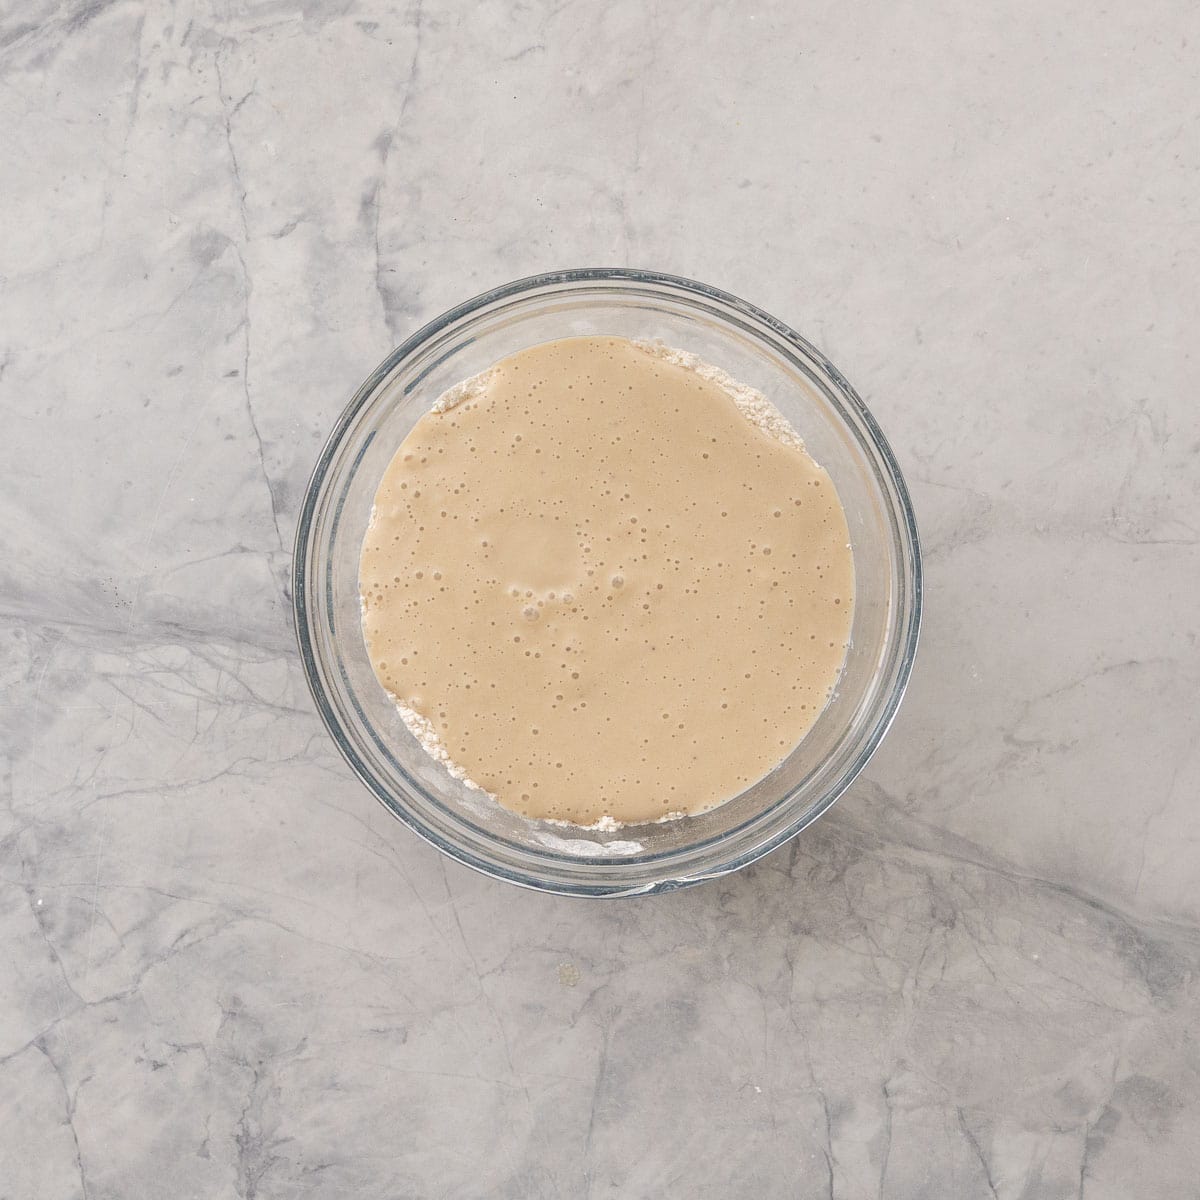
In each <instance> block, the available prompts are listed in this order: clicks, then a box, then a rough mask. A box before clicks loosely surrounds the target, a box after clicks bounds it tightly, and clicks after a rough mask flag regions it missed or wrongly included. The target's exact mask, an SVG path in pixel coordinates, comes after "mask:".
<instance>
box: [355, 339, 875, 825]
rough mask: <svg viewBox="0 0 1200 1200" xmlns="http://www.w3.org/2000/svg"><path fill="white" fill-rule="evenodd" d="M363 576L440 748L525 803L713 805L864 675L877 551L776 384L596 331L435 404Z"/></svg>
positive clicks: (599, 807)
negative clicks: (868, 563)
mask: <svg viewBox="0 0 1200 1200" xmlns="http://www.w3.org/2000/svg"><path fill="white" fill-rule="evenodd" d="M439 409H440V410H441V411H437V410H439ZM360 583H361V588H362V603H363V633H364V636H365V639H366V644H367V649H368V651H369V653H370V658H371V663H372V666H373V667H374V669H375V673H376V675H377V676H378V678H379V680H380V682H381V683H382V684H383V686H384V687H385V688H386V689H387V691H388V692H389V693H390V694H391V695H392V696H393V697H394V698H395V700H396V702H397V703H398V704H399V705H400V706H401V712H402V713H404V715H405V719H406V720H407V721H408V723H409V725H410V728H413V730H414V732H416V733H417V734H418V736H420V737H421V739H422V741H423V743H424V744H425V745H426V747H427V748H429V749H430V750H431V751H432V752H434V753H435V754H437V756H438V757H440V758H441V759H442V760H443V761H447V762H448V763H449V765H450V766H451V767H452V769H454V771H455V773H456V774H459V775H460V776H465V777H467V778H469V780H470V781H472V782H474V783H475V784H476V785H478V786H479V787H481V788H483V789H485V790H486V791H487V792H490V793H492V794H493V795H494V796H495V797H496V798H497V799H498V800H499V801H500V803H502V804H504V805H505V806H507V807H508V808H511V809H515V810H516V811H517V812H520V813H524V814H526V815H528V816H531V817H548V818H552V819H557V820H561V821H570V822H573V823H576V824H580V825H589V824H593V823H595V822H597V821H600V822H601V823H602V824H605V825H607V824H609V823H610V822H611V821H617V822H623V823H627V822H641V821H653V820H659V819H662V818H663V817H664V816H668V815H682V814H690V813H697V812H701V811H703V810H705V809H708V808H712V807H713V806H714V805H717V804H720V803H721V802H722V801H725V800H728V799H730V798H731V797H733V796H735V795H737V794H738V793H739V792H741V791H743V790H744V789H745V788H746V787H748V786H749V785H750V784H752V783H755V782H756V781H757V780H759V779H761V778H762V777H763V776H764V775H765V774H767V773H768V772H769V771H770V770H771V769H772V768H773V767H775V766H777V765H778V764H779V763H780V762H781V761H782V760H783V759H784V758H785V757H786V756H787V755H788V753H789V752H790V751H791V750H792V748H793V747H794V746H795V745H796V743H797V742H798V741H799V740H800V739H801V738H802V737H803V736H804V734H805V733H806V732H807V730H808V729H809V727H810V726H811V725H812V724H813V722H814V721H815V720H816V718H817V716H818V715H819V714H820V712H821V709H822V708H823V707H824V706H825V703H826V700H827V699H828V696H829V693H830V691H831V689H832V688H833V685H834V684H835V682H836V680H837V678H838V674H839V672H840V670H841V667H842V663H843V660H844V658H845V653H846V644H847V639H848V637H849V632H850V620H851V611H852V605H853V597H854V564H853V557H852V554H851V550H850V547H849V536H848V532H847V528H846V518H845V514H844V512H843V510H842V507H841V504H840V502H839V501H838V497H837V494H836V491H835V489H834V487H833V484H832V483H831V482H830V479H829V476H828V475H827V474H826V473H825V471H824V470H822V468H821V467H819V466H818V465H817V464H816V463H815V462H813V460H812V459H811V458H810V457H809V456H808V454H807V453H805V451H804V448H803V445H802V443H801V442H800V440H799V438H798V437H796V435H795V433H794V432H792V430H791V429H790V427H788V426H787V425H786V423H784V422H783V419H782V418H781V417H780V416H779V414H778V413H777V412H775V410H774V409H773V408H771V407H770V406H769V405H767V404H766V402H765V401H764V400H763V399H762V397H761V396H760V395H759V394H758V393H756V392H752V391H751V390H750V389H748V388H744V387H742V386H741V385H739V384H737V383H735V382H734V381H733V380H731V379H729V377H728V376H725V375H724V374H723V373H722V372H720V371H717V370H715V369H714V368H710V367H707V365H706V364H703V363H700V362H699V360H696V359H694V358H692V356H689V355H682V354H680V353H678V352H673V351H669V350H667V349H666V348H664V347H661V346H652V345H646V344H641V343H634V342H630V341H626V340H624V339H622V338H615V337H587V338H568V339H564V340H562V341H556V342H548V343H546V344H544V345H540V346H534V347H532V348H530V349H528V350H524V351H522V352H521V353H519V354H514V355H513V356H512V357H510V358H506V359H504V360H503V361H501V362H500V363H497V364H496V366H494V367H492V368H491V369H490V370H489V371H487V372H485V373H484V374H483V375H481V376H477V377H476V378H475V379H473V380H468V381H466V383H464V384H461V385H459V387H458V388H456V389H452V391H451V392H450V393H447V395H446V396H445V397H443V399H442V400H441V401H439V403H438V405H437V406H435V411H433V412H430V413H428V414H426V415H425V416H424V417H422V418H421V420H419V421H418V422H417V424H416V426H415V427H414V429H413V430H412V432H411V433H410V434H409V435H408V437H407V438H405V440H404V443H403V444H402V445H401V447H400V449H399V450H398V451H397V453H396V455H395V457H394V458H393V460H392V462H391V464H390V465H389V467H388V469H387V471H386V473H385V475H384V477H383V480H382V482H381V483H380V485H379V491H378V493H377V495H376V497H375V510H374V514H373V517H372V520H371V524H370V528H369V529H368V531H367V534H366V538H365V540H364V543H363V550H362V562H361V569H360Z"/></svg>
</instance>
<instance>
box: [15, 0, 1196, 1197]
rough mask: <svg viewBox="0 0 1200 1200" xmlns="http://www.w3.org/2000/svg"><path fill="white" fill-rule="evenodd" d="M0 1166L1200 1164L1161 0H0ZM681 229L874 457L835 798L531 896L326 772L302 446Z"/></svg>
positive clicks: (146, 1169)
mask: <svg viewBox="0 0 1200 1200" xmlns="http://www.w3.org/2000/svg"><path fill="white" fill-rule="evenodd" d="M0 13H2V15H0V180H2V183H0V407H2V420H3V433H2V435H0V528H2V530H3V547H4V553H3V556H2V557H0V688H2V697H3V698H2V700H0V704H2V707H0V766H2V771H0V945H2V948H3V963H4V965H3V967H2V968H0V1197H3V1198H5V1200H26V1198H39V1200H40V1198H50V1200H56V1198H59V1197H63V1198H74V1197H87V1198H88V1200H102V1198H110V1197H111V1198H114V1200H124V1198H130V1197H133V1198H140V1197H172V1198H176V1197H192V1196H195V1197H244V1198H246V1200H251V1198H258V1200H265V1198H267V1197H294V1196H321V1197H324V1196H330V1197H340V1196H354V1197H364V1198H365V1197H381V1198H389V1200H390V1198H398V1197H422V1198H423V1197H514V1198H527V1197H593V1198H599V1197H635V1198H636V1197H658V1196H686V1197H721V1198H724V1197H731V1196H755V1197H830V1196H831V1197H836V1198H837V1200H843V1198H846V1200H849V1198H854V1197H880V1198H906V1197H911V1198H917V1197H930V1198H942V1197H949V1198H954V1200H972V1198H976V1197H978V1198H981V1200H983V1198H988V1197H995V1198H1003V1200H1018V1198H1026V1200H1035V1198H1036V1200H1042V1198H1045V1200H1057V1198H1059V1197H1086V1198H1087V1200H1101V1198H1113V1200H1124V1198H1127V1197H1139V1198H1141V1197H1147V1198H1149V1197H1155V1198H1158V1197H1185V1196H1188V1197H1191V1196H1197V1195H1200V1138H1198V1137H1197V1129H1198V1128H1200V1045H1198V1041H1197V1029H1198V1027H1200V980H1198V972H1200V887H1198V886H1197V884H1198V881H1200V816H1198V815H1197V811H1196V803H1197V795H1198V791H1200V787H1198V785H1200V750H1198V749H1197V744H1198V741H1200V738H1198V736H1197V734H1198V720H1197V707H1198V706H1197V693H1198V686H1200V650H1198V647H1197V644H1196V636H1197V625H1198V621H1200V604H1198V601H1197V594H1198V592H1200V470H1198V469H1197V467H1198V463H1200V364H1198V362H1197V349H1196V347H1197V339H1196V332H1195V330H1196V325H1195V321H1196V314H1197V313H1198V312H1200V208H1198V196H1200V139H1198V138H1197V132H1196V121H1195V110H1196V97H1197V95H1200V68H1198V65H1197V64H1198V61H1200V60H1198V59H1197V52H1198V49H1200V9H1198V8H1197V7H1196V5H1194V4H1193V3H1190V2H1189V0H1145V2H1143V3H1139V4H1136V5H1112V6H1109V8H1108V10H1107V11H1104V10H1101V9H1097V8H1095V7H1094V6H1091V5H1084V4H1080V3H1078V2H1077V0H1074V2H1072V0H1068V2H1067V3H1063V4H1050V5H1047V4H1035V3H1032V2H1029V3H1020V2H1017V0H1002V2H1000V3H998V4H993V5H988V6H978V5H950V4H942V3H938V4H930V5H894V6H893V5H874V6H870V7H869V8H868V7H867V6H853V5H850V6H847V5H840V4H833V3H827V2H818V3H807V2H806V3H802V4H792V3H777V4H771V3H762V4H755V5H751V6H749V7H743V6H738V5H716V4H707V3H705V4H688V3H685V2H684V0H660V2H658V3H654V4H650V5H641V4H634V3H611V4H607V3H606V4H590V3H584V2H582V0H575V2H574V3H570V2H568V3H564V4H558V5H556V6H553V7H552V6H548V5H540V4H526V3H482V4H472V5H466V4H463V5H459V6H455V5H451V4H447V3H434V2H432V0H427V2H426V3H424V4H421V3H415V4H410V5H409V6H407V7H405V6H404V5H402V4H393V3H390V2H388V3H385V2H383V0H254V2H251V3H244V4H238V3H235V2H232V0H226V2H220V3H217V2H209V3H204V2H199V3H190V2H188V0H179V3H167V2H165V0H161V2H155V0H147V2H142V3H139V2H137V0H69V2H68V3H57V2H53V0H26V2H24V3H21V4H9V5H6V6H4V7H3V8H2V9H0ZM604 264H617V265H620V264H628V265H638V266H648V267H654V268H657V269H660V270H666V271H672V272H676V273H679V274H684V275H689V276H693V277H697V278H701V279H704V280H706V281H708V282H711V283H714V284H716V285H718V286H721V287H725V288H727V289H729V290H731V291H734V292H736V293H739V294H742V295H744V296H746V297H748V298H750V299H752V300H754V301H756V302H757V303H759V304H761V305H762V306H764V307H765V308H767V309H768V310H770V311H772V312H775V313H776V314H778V315H780V316H781V317H783V318H784V319H786V320H788V321H789V322H790V323H792V324H794V325H795V326H797V327H798V328H799V329H801V330H802V331H804V332H805V333H807V334H808V335H809V336H810V337H811V338H812V339H813V340H814V341H816V342H817V343H818V344H819V345H820V346H821V347H822V349H824V350H825V351H826V352H827V353H828V354H829V355H830V356H831V357H832V358H833V360H834V361H835V362H836V363H837V364H838V365H839V366H840V367H841V368H842V369H843V370H844V371H845V372H846V374H847V375H848V376H849V377H850V378H851V379H852V380H853V381H854V382H855V383H856V385H857V386H858V387H859V389H860V391H861V392H862V393H863V395H864V396H865V398H866V399H867V401H868V403H869V404H871V405H872V406H873V408H874V410H875V412H876V413H877V415H878V417H879V419H880V421H881V422H882V424H883V425H884V427H885V429H886V430H887V431H888V433H889V435H890V436H891V438H892V441H893V444H894V446H895V448H896V451H897V454H898V456H899V458H900V460H901V462H902V464H903V466H904V468H905V469H906V471H907V473H908V475H909V479H910V482H911V485H912V489H913V493H914V498H915V501H916V504H917V507H918V510H919V517H920V520H921V523H922V528H923V532H924V536H925V542H926V548H927V578H928V585H929V590H928V607H927V621H926V626H925V634H924V640H923V645H922V653H921V656H920V660H919V662H918V667H917V671H916V674H915V676H914V678H913V682H912V686H911V689H910V693H909V698H908V700H907V702H906V705H905V707H904V709H903V710H902V712H901V715H900V718H899V720H898V721H897V723H896V725H895V728H894V730H893V732H892V734H891V737H890V739H889V740H888V741H887V743H886V744H885V746H884V748H883V749H882V750H881V751H880V753H879V754H878V755H877V756H876V758H875V759H874V761H873V762H872V764H871V766H870V767H869V769H868V770H867V772H866V774H865V776H864V777H862V778H861V779H860V780H859V782H858V783H857V784H856V785H855V786H854V787H853V788H852V790H851V791H850V792H849V793H848V794H847V795H846V796H845V797H844V798H843V799H842V801H841V803H840V804H839V805H838V806H837V808H836V809H835V811H834V812H833V814H831V815H830V816H829V817H828V818H826V819H825V820H823V821H821V822H820V823H819V824H818V825H817V826H816V827H814V828H813V829H812V830H810V831H809V832H807V833H806V834H805V835H804V836H803V837H802V838H801V839H800V840H799V841H798V842H796V843H795V844H793V845H790V846H788V847H785V848H784V849H783V850H781V851H779V852H777V853H776V854H774V855H772V856H770V857H769V858H768V859H766V860H765V861H763V862H762V863H760V864H758V865H757V866H755V867H753V868H752V869H750V870H747V871H745V872H744V873H742V874H740V875H738V876H735V877H733V878H730V879H728V880H726V881H723V882H720V883H714V884H711V885H708V886H704V887H701V888H698V889H693V890H690V891H686V892H681V893H676V894H672V895H668V896H664V897H661V898H654V899H648V900H641V901H628V902H617V903H607V904H599V903H584V902H577V901H574V902H573V901H568V900H559V899H554V898H547V897H543V896H538V895H534V894H530V893H525V892H521V891H518V890H516V889H512V888H506V887H504V886H502V885H500V884H496V883H493V882H490V881H489V880H486V879H484V878H482V877H479V876H476V875H474V874H472V873H470V872H468V871H466V870H465V869H462V868H459V867H458V866H456V865H454V864H452V863H447V862H444V861H443V860H441V859H440V858H439V856H438V855H437V854H435V853H434V851H432V850H431V849H429V848H428V847H426V846H425V845H424V844H422V843H420V842H419V841H418V840H416V839H415V838H414V837H413V836H411V835H410V834H408V833H407V832H406V831H405V830H403V829H402V828H401V827H400V826H398V825H397V824H396V823H395V822H394V821H393V820H392V819H390V818H389V817H388V816H387V814H386V813H384V811H383V810H382V809H380V808H379V807H378V806H377V805H376V803H375V802H374V801H373V800H372V799H371V798H370V797H369V796H368V795H367V794H366V792H365V791H364V790H363V789H361V788H360V786H359V785H358V784H357V783H356V782H355V780H354V779H353V778H352V777H351V775H350V773H349V771H348V770H347V769H345V768H344V766H343V764H342V763H341V761H340V760H339V758H338V757H337V755H336V752H335V750H334V748H333V746H332V744H331V742H330V740H329V738H328V737H327V736H326V734H325V732H324V731H323V729H322V727H321V725H320V723H319V721H318V719H317V717H316V714H315V712H314V710H313V708H312V706H311V704H310V701H309V699H308V696H307V693H306V690H305V686H304V683H303V679H302V676H301V672H300V668H299V665H298V661H297V656H296V652H295V649H294V645H293V639H292V631H291V626H290V601H289V597H288V594H287V571H288V566H289V560H290V546H291V537H292V530H293V525H294V520H295V516H296V511H297V506H298V503H299V500H300V497H301V492H302V489H303V486H304V483H305V481H306V478H307V475H308V471H309V469H310V467H311V465H312V462H313V459H314V457H315V454H316V451H317V448H318V445H319V444H320V442H321V441H322V439H323V437H324V434H325V432H326V430H327V429H328V427H329V426H330V424H331V422H332V420H333V418H334V416H335V415H336V413H337V412H338V411H339V410H340V408H341V406H342V405H343V404H344V403H345V401H346V400H347V399H348V397H349V395H350V393H351V392H352V390H353V389H354V387H355V386H356V385H357V384H358V382H359V381H360V380H361V379H362V378H363V377H364V376H365V375H366V373H367V372H368V371H369V370H370V369H371V368H372V367H373V366H374V364H375V363H376V362H377V361H378V360H379V359H380V358H381V357H382V356H383V355H384V354H385V353H386V352H387V351H388V350H389V349H390V348H391V347H392V346H393V345H394V344H395V343H396V342H397V341H398V340H399V339H401V338H403V337H404V336H405V335H406V334H407V333H409V332H410V331H412V330H413V329H415V328H416V327H417V325H418V324H419V323H421V322H423V321H424V320H426V319H427V318H429V317H432V316H434V315H435V314H436V313H438V312H439V311H441V310H442V309H443V308H445V307H448V306H449V305H450V304H452V303H455V302H457V301H459V300H460V299H463V298H464V297H466V296H469V295H471V294H473V293H475V292H477V291H480V290H483V289H484V288H485V287H489V286H492V285H494V284H497V283H500V282H504V281H506V280H508V279H511V278H514V277H516V276H519V275H524V274H528V273H532V272H535V271H538V270H545V269H552V268H557V267H562V266H576V265H604Z"/></svg>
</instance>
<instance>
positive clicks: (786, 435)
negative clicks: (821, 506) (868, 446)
mask: <svg viewBox="0 0 1200 1200" xmlns="http://www.w3.org/2000/svg"><path fill="white" fill-rule="evenodd" d="M633 344H634V345H635V346H636V347H637V348H638V349H639V350H643V351H645V353H647V354H649V355H651V356H652V357H653V358H660V359H662V361H663V362H668V363H671V364H673V365H674V366H677V367H686V368H687V369H688V370H689V371H694V372H695V373H696V374H697V375H699V376H700V378H701V379H707V380H708V381H709V382H710V383H715V384H716V385H717V387H719V388H720V389H721V391H723V392H725V393H726V395H728V396H729V398H730V399H731V400H732V401H733V402H734V404H736V405H737V406H738V408H739V409H741V411H742V413H743V415H744V416H745V417H746V419H747V420H749V421H750V422H751V423H752V424H754V425H757V426H758V427H759V429H761V430H762V431H763V432H764V433H769V434H770V435H771V436H772V437H773V438H775V439H776V440H777V441H780V442H783V444H784V445H785V446H795V447H796V448H797V449H799V450H803V449H804V439H803V438H802V437H801V436H800V435H799V434H798V433H797V432H796V431H795V430H794V429H793V428H792V426H791V424H790V423H789V422H788V419H787V417H785V416H784V415H783V413H781V412H780V411H779V409H777V408H776V407H775V405H773V404H772V403H771V402H770V400H768V399H767V398H766V396H764V395H763V394H762V392H760V391H758V390H757V389H756V388H752V387H750V386H749V385H747V384H744V383H739V382H738V381H737V380H736V379H734V377H733V376H732V375H730V374H729V373H728V372H727V371H722V370H721V368H720V367H714V366H713V365H712V363H707V362H705V361H704V359H702V358H700V357H699V356H698V355H695V354H692V353H691V352H690V351H687V350H676V349H675V348H674V347H673V346H668V345H666V344H665V343H664V342H662V341H659V340H657V339H655V340H654V341H648V340H641V339H638V338H634V339H633Z"/></svg>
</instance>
